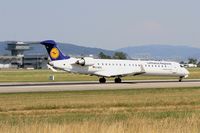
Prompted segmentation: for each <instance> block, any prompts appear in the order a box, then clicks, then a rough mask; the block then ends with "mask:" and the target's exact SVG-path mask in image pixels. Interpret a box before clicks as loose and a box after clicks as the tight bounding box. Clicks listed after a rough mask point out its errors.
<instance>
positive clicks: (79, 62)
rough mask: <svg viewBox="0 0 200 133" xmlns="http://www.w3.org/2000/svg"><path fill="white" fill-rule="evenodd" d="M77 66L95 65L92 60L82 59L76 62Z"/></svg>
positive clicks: (89, 58) (88, 58)
mask: <svg viewBox="0 0 200 133" xmlns="http://www.w3.org/2000/svg"><path fill="white" fill-rule="evenodd" d="M77 64H79V65H82V66H93V65H94V64H95V61H94V58H91V57H84V58H81V59H79V60H78V61H77Z"/></svg>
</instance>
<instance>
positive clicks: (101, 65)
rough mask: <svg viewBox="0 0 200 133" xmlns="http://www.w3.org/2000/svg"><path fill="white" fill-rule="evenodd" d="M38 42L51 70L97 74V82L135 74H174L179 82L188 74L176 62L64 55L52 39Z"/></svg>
mask: <svg viewBox="0 0 200 133" xmlns="http://www.w3.org/2000/svg"><path fill="white" fill-rule="evenodd" d="M40 44H42V45H44V46H45V47H46V50H47V52H48V55H49V57H50V59H51V61H50V62H49V64H48V65H49V67H50V68H51V69H52V70H53V71H56V69H59V70H63V71H66V72H71V73H79V74H87V75H91V76H98V77H99V83H106V78H110V77H114V78H115V80H114V81H115V83H121V82H122V80H121V78H122V77H124V76H136V75H150V76H174V77H178V78H179V82H181V81H182V79H183V78H187V77H188V75H189V72H188V70H187V69H186V68H184V67H183V66H182V65H180V64H179V63H177V62H169V61H154V60H151V61H143V60H117V59H95V58H92V57H82V58H75V57H70V56H66V55H64V54H63V53H62V52H61V50H60V49H59V48H58V45H57V43H56V42H55V41H54V40H45V41H42V42H40Z"/></svg>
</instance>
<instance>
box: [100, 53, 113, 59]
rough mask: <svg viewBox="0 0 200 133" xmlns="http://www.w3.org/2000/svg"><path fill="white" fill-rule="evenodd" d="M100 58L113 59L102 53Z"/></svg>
mask: <svg viewBox="0 0 200 133" xmlns="http://www.w3.org/2000/svg"><path fill="white" fill-rule="evenodd" d="M98 57H99V58H100V59H111V57H110V56H109V55H106V54H104V53H103V52H100V53H99V55H98Z"/></svg>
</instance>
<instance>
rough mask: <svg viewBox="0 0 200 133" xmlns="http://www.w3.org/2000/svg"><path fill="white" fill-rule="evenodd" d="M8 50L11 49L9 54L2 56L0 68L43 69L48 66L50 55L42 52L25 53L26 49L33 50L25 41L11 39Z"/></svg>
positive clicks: (0, 57)
mask: <svg viewBox="0 0 200 133" xmlns="http://www.w3.org/2000/svg"><path fill="white" fill-rule="evenodd" d="M6 44H7V48H6V50H8V51H10V53H11V54H10V55H9V56H0V68H1V69H6V68H25V69H42V68H47V66H46V65H47V63H48V57H47V55H42V54H31V55H29V54H24V52H25V51H28V50H31V47H30V45H29V44H26V43H23V42H16V41H10V42H6Z"/></svg>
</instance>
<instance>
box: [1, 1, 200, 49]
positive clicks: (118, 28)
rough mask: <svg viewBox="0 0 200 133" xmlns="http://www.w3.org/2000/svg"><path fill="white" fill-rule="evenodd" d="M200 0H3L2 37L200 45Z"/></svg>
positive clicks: (102, 44) (104, 44)
mask: <svg viewBox="0 0 200 133" xmlns="http://www.w3.org/2000/svg"><path fill="white" fill-rule="evenodd" d="M199 7H200V0H0V40H1V41H6V40H22V41H41V40H46V39H53V40H55V41H58V42H64V43H73V44H78V45H81V46H87V47H98V48H104V49H111V50H115V49H118V48H122V47H127V46H136V45H137V46H138V45H146V44H170V45H190V46H194V47H200V8H199Z"/></svg>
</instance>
